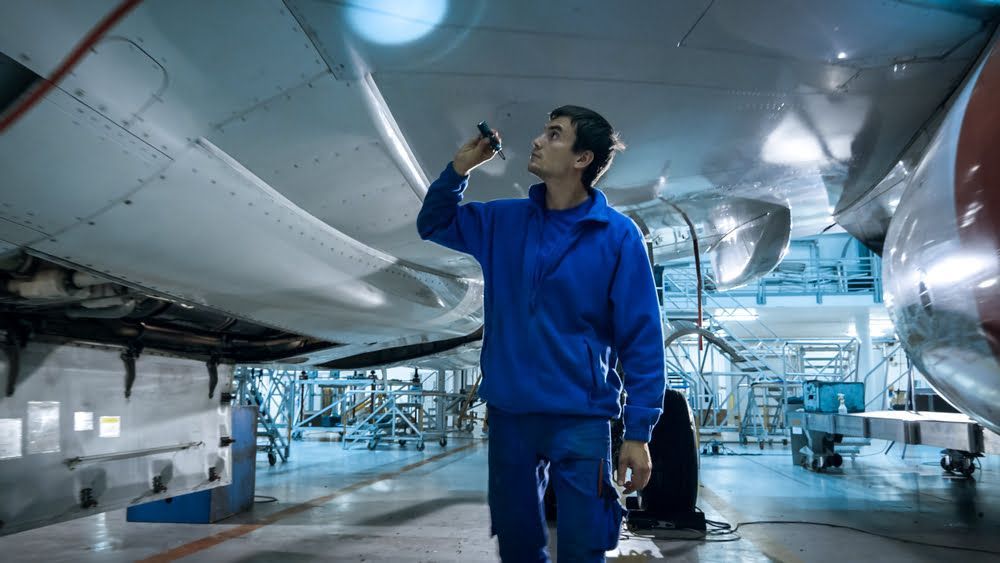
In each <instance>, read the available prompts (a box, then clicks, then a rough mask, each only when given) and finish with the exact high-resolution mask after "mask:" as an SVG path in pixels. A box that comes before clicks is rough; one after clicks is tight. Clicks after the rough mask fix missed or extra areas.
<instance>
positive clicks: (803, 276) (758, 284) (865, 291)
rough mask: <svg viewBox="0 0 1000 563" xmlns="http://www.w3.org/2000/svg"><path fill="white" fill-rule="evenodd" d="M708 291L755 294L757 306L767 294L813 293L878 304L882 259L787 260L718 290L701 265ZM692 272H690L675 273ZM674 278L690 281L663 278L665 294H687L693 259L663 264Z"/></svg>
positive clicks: (708, 270) (764, 301)
mask: <svg viewBox="0 0 1000 563" xmlns="http://www.w3.org/2000/svg"><path fill="white" fill-rule="evenodd" d="M702 269H703V279H704V281H705V293H706V294H726V295H730V296H734V297H754V298H755V300H756V302H757V304H758V305H765V304H767V298H768V297H778V296H813V297H815V298H816V303H822V302H823V297H824V296H831V295H871V296H872V300H873V301H874V302H875V303H881V302H882V260H881V259H880V258H879V257H878V256H868V257H861V258H801V259H799V258H793V259H785V260H783V261H782V262H781V263H780V264H778V266H777V267H775V269H774V270H772V271H771V272H770V273H768V274H767V275H765V276H762V277H761V278H759V279H758V280H757V281H755V282H752V283H750V284H747V285H745V286H743V287H738V288H735V289H729V290H725V291H719V290H718V289H717V288H716V284H715V281H714V279H713V275H712V269H711V268H710V267H704V266H703V267H702ZM674 271H677V272H690V275H681V276H677V275H675V273H674ZM664 274H665V276H667V275H669V276H670V278H671V281H681V282H685V283H686V284H690V287H684V286H683V285H670V284H668V283H667V282H666V280H664V286H663V290H664V293H665V294H668V293H669V292H674V291H679V292H681V293H687V292H689V291H693V287H694V283H695V282H694V280H695V277H694V262H675V263H671V264H669V265H665V266H664Z"/></svg>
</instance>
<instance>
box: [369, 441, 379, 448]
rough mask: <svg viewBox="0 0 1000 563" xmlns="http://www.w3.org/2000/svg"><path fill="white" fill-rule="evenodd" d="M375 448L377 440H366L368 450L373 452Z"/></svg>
mask: <svg viewBox="0 0 1000 563" xmlns="http://www.w3.org/2000/svg"><path fill="white" fill-rule="evenodd" d="M375 446H378V440H368V449H369V450H374V449H375Z"/></svg>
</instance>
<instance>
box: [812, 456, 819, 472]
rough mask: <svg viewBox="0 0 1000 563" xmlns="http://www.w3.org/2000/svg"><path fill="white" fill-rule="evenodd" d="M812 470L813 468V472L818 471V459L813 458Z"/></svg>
mask: <svg viewBox="0 0 1000 563" xmlns="http://www.w3.org/2000/svg"><path fill="white" fill-rule="evenodd" d="M812 468H813V471H819V460H818V459H816V458H813V460H812Z"/></svg>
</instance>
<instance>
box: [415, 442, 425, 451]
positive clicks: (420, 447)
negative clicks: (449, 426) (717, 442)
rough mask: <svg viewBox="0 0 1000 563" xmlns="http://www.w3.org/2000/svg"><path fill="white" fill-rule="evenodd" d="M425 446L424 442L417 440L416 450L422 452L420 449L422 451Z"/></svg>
mask: <svg viewBox="0 0 1000 563" xmlns="http://www.w3.org/2000/svg"><path fill="white" fill-rule="evenodd" d="M426 447H427V446H426V445H424V443H423V442H417V451H418V452H422V451H424V448H426Z"/></svg>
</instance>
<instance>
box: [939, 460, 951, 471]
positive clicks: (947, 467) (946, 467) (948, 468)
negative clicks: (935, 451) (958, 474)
mask: <svg viewBox="0 0 1000 563" xmlns="http://www.w3.org/2000/svg"><path fill="white" fill-rule="evenodd" d="M941 469H944V470H945V471H951V464H950V463H948V458H947V457H942V458H941Z"/></svg>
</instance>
